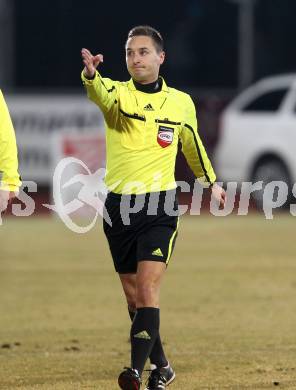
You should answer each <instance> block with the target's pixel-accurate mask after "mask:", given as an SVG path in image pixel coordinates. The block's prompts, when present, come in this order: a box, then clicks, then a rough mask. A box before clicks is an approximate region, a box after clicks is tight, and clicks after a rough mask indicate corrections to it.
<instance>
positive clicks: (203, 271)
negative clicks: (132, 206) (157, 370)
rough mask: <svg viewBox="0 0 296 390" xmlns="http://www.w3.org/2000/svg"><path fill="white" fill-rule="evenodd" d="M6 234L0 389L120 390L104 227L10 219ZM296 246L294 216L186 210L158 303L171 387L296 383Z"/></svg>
mask: <svg viewBox="0 0 296 390" xmlns="http://www.w3.org/2000/svg"><path fill="white" fill-rule="evenodd" d="M0 241H1V252H0V388H1V389H5V390H8V389H28V390H29V389H33V390H35V389H42V390H43V389H44V390H45V389H52V390H70V389H71V390H75V389H96V390H113V389H114V390H115V389H118V387H117V376H118V374H119V372H120V371H121V369H122V368H123V366H125V365H129V350H130V347H129V342H128V333H129V326H130V323H129V317H128V313H127V310H126V304H125V301H124V298H123V295H122V293H121V288H120V283H119V280H118V277H117V275H116V274H115V272H114V271H113V265H112V262H111V257H110V254H109V250H108V247H107V244H106V241H105V238H104V236H103V232H102V229H101V227H100V226H97V227H96V228H95V229H93V230H92V231H91V232H90V233H88V234H85V235H77V234H75V233H72V232H71V231H69V230H67V229H66V227H65V226H64V225H63V224H62V223H61V222H60V221H58V220H55V219H51V218H42V219H40V218H33V219H29V218H25V219H21V218H18V219H12V218H11V219H8V220H5V221H4V225H3V226H1V227H0ZM295 248H296V243H295V219H294V218H293V217H291V216H290V215H280V216H276V217H275V219H274V220H272V221H270V220H269V221H267V220H265V219H264V217H263V216H261V215H251V216H248V217H225V218H218V217H207V216H202V217H183V218H182V220H181V224H180V233H179V238H178V240H177V245H176V250H175V253H174V255H173V258H172V260H171V262H170V266H169V269H168V272H167V275H166V277H165V280H164V284H163V287H162V299H161V308H162V310H161V334H162V338H163V341H164V345H165V349H166V352H167V356H168V358H169V359H170V361H171V363H172V365H173V366H174V368H175V370H176V373H177V378H176V381H175V382H174V384H172V386H171V387H170V389H171V390H174V389H175V390H185V389H186V390H195V389H196V390H197V389H273V388H284V389H296V336H295V328H296V326H295V324H296V272H295V271H296V263H295V260H296V256H295ZM143 388H144V387H143Z"/></svg>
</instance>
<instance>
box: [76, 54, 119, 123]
mask: <svg viewBox="0 0 296 390" xmlns="http://www.w3.org/2000/svg"><path fill="white" fill-rule="evenodd" d="M81 57H82V62H83V64H84V69H83V71H82V74H81V78H82V82H83V84H84V86H85V87H86V90H87V95H88V97H89V99H90V100H92V101H93V102H94V103H95V104H97V105H98V106H99V107H100V109H101V110H102V112H103V114H104V115H105V116H108V115H113V114H114V112H115V110H116V108H117V107H116V104H117V93H118V86H117V84H118V83H117V82H115V81H113V80H111V79H109V78H103V77H101V75H100V74H99V73H98V71H97V67H98V66H99V64H100V63H101V62H103V55H102V54H97V55H95V56H94V55H92V53H91V52H90V51H89V50H88V49H82V50H81Z"/></svg>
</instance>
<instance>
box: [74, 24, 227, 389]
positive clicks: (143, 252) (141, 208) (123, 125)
mask: <svg viewBox="0 0 296 390" xmlns="http://www.w3.org/2000/svg"><path fill="white" fill-rule="evenodd" d="M125 49H126V64H127V69H128V72H129V74H130V75H131V80H130V81H128V82H119V81H113V80H111V79H109V78H103V77H102V76H101V75H100V74H99V73H98V72H97V71H96V68H97V67H98V65H99V64H100V63H101V62H103V56H102V55H101V54H98V55H96V56H93V55H92V54H91V52H90V51H89V50H87V49H82V59H83V63H84V69H83V72H82V81H83V84H84V86H85V87H86V90H87V94H88V97H89V98H90V99H91V100H92V101H93V102H94V103H95V104H97V105H98V107H99V108H100V109H101V111H102V113H103V115H104V119H105V127H106V150H107V166H106V177H105V182H106V184H107V187H108V188H109V189H110V190H111V192H109V194H108V196H107V199H106V203H105V208H106V210H107V212H108V215H109V216H110V218H111V220H112V226H109V225H108V224H107V223H106V222H105V221H104V231H105V234H106V237H107V239H108V243H109V247H110V251H111V254H112V257H113V261H114V266H115V269H116V271H117V272H118V274H119V277H120V280H121V283H122V287H123V290H124V293H125V296H126V299H127V303H128V307H129V313H130V317H131V319H132V320H133V323H132V327H131V332H130V339H131V368H127V369H125V370H124V371H123V372H122V373H121V374H120V375H119V378H118V383H119V386H120V388H121V389H124V390H138V389H140V386H141V375H142V372H143V369H144V365H145V362H146V360H147V358H148V357H150V361H151V364H152V365H153V370H152V371H151V374H150V376H149V379H148V382H147V386H146V390H160V389H165V387H166V386H168V385H169V384H170V383H171V382H172V381H173V380H174V379H175V372H174V370H173V368H172V367H171V365H170V364H169V362H168V360H167V358H166V356H165V354H164V351H163V347H162V343H161V338H160V335H159V317H160V315H159V293H160V285H161V281H162V278H163V276H164V273H165V270H166V268H167V265H168V262H169V259H170V257H171V255H172V251H173V247H174V243H175V240H176V236H177V228H178V205H177V200H176V196H175V195H176V190H175V189H176V183H175V178H174V172H175V161H176V155H177V150H178V141H179V140H180V141H181V143H182V150H183V153H184V154H185V157H186V159H187V161H188V163H189V165H190V167H191V169H192V170H193V172H194V174H195V176H196V177H197V178H198V180H199V181H200V182H201V183H203V184H205V185H206V186H209V187H210V188H211V191H212V196H213V197H214V198H215V199H216V200H217V201H218V202H220V204H221V206H223V205H224V202H225V192H224V190H223V189H222V188H221V187H219V186H218V185H217V184H215V179H216V176H215V173H214V170H213V168H212V165H211V163H210V161H209V159H208V157H207V154H206V151H205V149H204V147H203V144H202V142H201V139H200V137H199V135H198V132H197V120H196V113H195V107H194V104H193V102H192V100H191V98H190V96H189V95H187V94H186V93H184V92H181V91H178V90H176V89H174V88H171V87H168V86H167V84H166V82H165V80H164V79H163V78H162V77H160V76H159V68H160V66H161V64H162V63H163V62H164V59H165V53H164V50H163V40H162V37H161V35H160V33H159V32H158V31H156V30H155V29H153V28H152V27H150V26H137V27H135V28H133V29H132V30H131V31H130V32H129V34H128V38H127V42H126V47H125ZM127 214H128V215H127Z"/></svg>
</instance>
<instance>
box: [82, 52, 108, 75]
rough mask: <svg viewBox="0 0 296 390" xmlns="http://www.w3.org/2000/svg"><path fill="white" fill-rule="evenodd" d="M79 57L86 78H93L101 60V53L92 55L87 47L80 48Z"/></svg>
mask: <svg viewBox="0 0 296 390" xmlns="http://www.w3.org/2000/svg"><path fill="white" fill-rule="evenodd" d="M81 57H82V61H83V63H84V69H83V73H84V76H85V77H86V78H88V79H93V78H94V76H95V73H96V69H97V67H98V66H99V64H100V63H101V62H103V55H102V54H97V55H96V56H93V55H92V54H91V52H90V51H89V50H87V49H82V50H81Z"/></svg>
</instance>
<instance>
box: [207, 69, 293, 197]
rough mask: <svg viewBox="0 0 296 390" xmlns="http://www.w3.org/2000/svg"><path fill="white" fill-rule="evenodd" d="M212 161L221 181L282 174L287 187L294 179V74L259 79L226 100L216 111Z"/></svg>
mask: <svg viewBox="0 0 296 390" xmlns="http://www.w3.org/2000/svg"><path fill="white" fill-rule="evenodd" d="M214 162H215V170H216V172H217V175H218V178H219V180H221V181H226V182H227V181H237V182H243V181H251V182H257V181H260V180H263V182H264V183H268V182H270V181H274V180H282V181H284V182H286V183H287V184H288V186H289V188H291V185H292V184H293V183H295V182H296V74H291V75H281V76H274V77H269V78H266V79H263V80H261V81H259V82H257V83H256V84H254V85H252V86H251V87H249V88H248V89H247V90H245V91H244V92H242V93H241V94H240V95H239V96H238V97H237V98H235V99H234V100H233V102H231V103H230V105H229V106H228V107H227V108H226V110H225V111H224V112H223V114H222V117H221V127H220V134H219V141H218V144H217V147H216V150H215V155H214ZM255 198H256V196H255ZM255 200H258V199H255Z"/></svg>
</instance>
